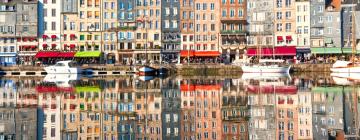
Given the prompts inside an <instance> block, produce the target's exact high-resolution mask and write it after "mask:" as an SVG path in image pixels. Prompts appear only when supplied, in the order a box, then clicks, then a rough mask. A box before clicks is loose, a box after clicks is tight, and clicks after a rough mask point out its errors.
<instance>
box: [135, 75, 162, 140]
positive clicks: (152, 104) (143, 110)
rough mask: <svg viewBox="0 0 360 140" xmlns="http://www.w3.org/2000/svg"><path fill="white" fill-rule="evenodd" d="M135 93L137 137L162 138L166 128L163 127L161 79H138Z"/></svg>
mask: <svg viewBox="0 0 360 140" xmlns="http://www.w3.org/2000/svg"><path fill="white" fill-rule="evenodd" d="M135 94H136V100H135V106H134V107H135V112H136V115H137V126H136V129H137V130H136V131H137V135H136V138H137V139H138V138H141V139H161V137H162V133H164V131H165V130H163V129H161V127H162V125H161V124H162V118H161V111H162V110H161V109H162V107H161V105H162V104H161V102H162V100H161V99H162V96H161V92H160V81H159V79H156V80H152V81H148V82H141V81H137V82H136V86H135Z"/></svg>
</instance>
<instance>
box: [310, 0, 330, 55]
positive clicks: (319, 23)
mask: <svg viewBox="0 0 360 140" xmlns="http://www.w3.org/2000/svg"><path fill="white" fill-rule="evenodd" d="M310 3H311V5H310V13H311V16H310V46H311V53H312V54H324V53H325V51H329V50H328V49H329V48H324V13H325V1H318V0H310Z"/></svg>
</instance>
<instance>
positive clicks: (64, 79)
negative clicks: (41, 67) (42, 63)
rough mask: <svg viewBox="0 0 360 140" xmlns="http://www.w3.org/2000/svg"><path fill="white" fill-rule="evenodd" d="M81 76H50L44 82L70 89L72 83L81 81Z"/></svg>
mask: <svg viewBox="0 0 360 140" xmlns="http://www.w3.org/2000/svg"><path fill="white" fill-rule="evenodd" d="M80 78H81V76H80V75H79V74H48V75H46V76H45V78H44V80H43V81H44V82H51V83H55V84H56V85H58V86H62V87H68V86H71V85H70V81H75V80H79V79H80Z"/></svg>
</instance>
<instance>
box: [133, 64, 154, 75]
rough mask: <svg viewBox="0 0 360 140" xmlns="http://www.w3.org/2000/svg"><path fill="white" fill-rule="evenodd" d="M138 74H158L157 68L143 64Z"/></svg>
mask: <svg viewBox="0 0 360 140" xmlns="http://www.w3.org/2000/svg"><path fill="white" fill-rule="evenodd" d="M136 74H137V75H139V76H154V75H156V70H155V69H154V68H152V67H148V66H143V67H141V68H139V69H138V72H137V73H136Z"/></svg>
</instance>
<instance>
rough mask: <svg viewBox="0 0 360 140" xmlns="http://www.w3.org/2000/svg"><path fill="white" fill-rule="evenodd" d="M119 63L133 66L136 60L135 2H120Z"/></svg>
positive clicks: (123, 0)
mask: <svg viewBox="0 0 360 140" xmlns="http://www.w3.org/2000/svg"><path fill="white" fill-rule="evenodd" d="M117 8H118V10H117V12H118V13H117V16H118V22H119V24H120V27H119V30H118V35H117V39H118V42H117V43H118V57H119V58H118V61H119V63H121V64H127V65H129V64H131V63H133V61H134V59H135V55H134V49H135V32H136V22H135V13H136V10H135V0H130V1H129V0H118V7H117Z"/></svg>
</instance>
